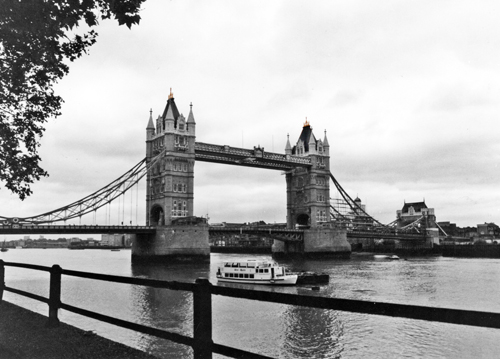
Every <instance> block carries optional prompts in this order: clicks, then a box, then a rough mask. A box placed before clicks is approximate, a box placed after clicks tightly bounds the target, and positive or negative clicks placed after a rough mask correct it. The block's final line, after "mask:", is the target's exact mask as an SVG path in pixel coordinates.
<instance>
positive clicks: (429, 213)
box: [396, 201, 436, 228]
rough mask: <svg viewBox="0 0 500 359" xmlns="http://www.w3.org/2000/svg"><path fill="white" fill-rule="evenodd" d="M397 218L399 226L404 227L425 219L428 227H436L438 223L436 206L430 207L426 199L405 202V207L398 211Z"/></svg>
mask: <svg viewBox="0 0 500 359" xmlns="http://www.w3.org/2000/svg"><path fill="white" fill-rule="evenodd" d="M396 218H397V219H398V227H404V226H406V225H408V224H411V223H414V222H415V221H418V220H424V222H425V225H426V227H428V228H434V227H435V224H436V215H435V213H434V208H428V207H427V205H426V204H425V201H423V202H408V203H406V202H405V203H404V205H403V208H402V209H400V210H397V211H396Z"/></svg>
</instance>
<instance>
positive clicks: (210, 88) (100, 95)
mask: <svg viewBox="0 0 500 359" xmlns="http://www.w3.org/2000/svg"><path fill="white" fill-rule="evenodd" d="M141 16H142V20H141V23H140V25H139V26H136V27H133V28H132V30H129V29H127V28H126V27H122V26H121V27H119V26H117V24H116V22H115V21H105V22H103V23H101V25H100V26H99V28H98V32H99V37H98V39H97V43H96V44H95V45H94V46H93V47H92V48H91V49H90V52H89V54H88V55H86V56H83V57H82V58H80V59H78V60H77V61H75V62H74V63H71V65H70V74H69V75H68V76H67V77H66V78H64V79H63V80H62V81H61V82H60V83H59V84H58V86H57V88H56V91H57V93H58V94H59V95H61V96H62V97H63V98H64V100H65V104H64V106H63V108H62V116H60V117H59V118H57V119H55V120H51V121H50V122H49V123H48V125H47V130H46V132H45V136H44V137H43V139H42V147H41V149H40V153H41V156H42V159H43V162H42V167H44V168H45V169H46V170H48V172H49V173H50V177H48V178H44V179H42V181H40V182H39V183H37V184H36V185H34V186H33V190H34V192H35V193H34V194H33V195H32V196H31V197H30V198H28V199H27V200H25V201H24V202H22V201H20V200H18V199H17V197H16V196H14V195H11V194H10V193H9V192H8V191H7V190H6V189H5V188H2V189H1V190H0V202H1V203H2V206H1V208H0V215H5V216H20V217H24V216H30V215H36V214H40V213H43V212H47V211H50V210H52V209H55V208H57V207H60V206H64V205H66V204H69V203H71V202H73V201H75V200H78V199H80V198H82V197H84V196H86V195H88V194H90V193H92V192H94V191H95V190H97V189H99V188H100V187H102V186H104V185H105V184H107V183H108V182H111V181H112V180H114V179H115V178H117V177H119V176H120V175H121V174H123V173H124V172H125V171H127V170H128V169H129V168H131V167H132V166H133V165H134V164H136V163H137V162H139V161H140V160H141V159H142V158H143V157H144V156H145V142H144V141H145V138H146V131H145V128H146V125H147V122H148V118H149V110H150V109H152V110H153V117H154V118H156V117H157V116H158V115H159V114H161V113H162V111H163V109H164V106H165V104H166V101H167V97H168V94H169V90H170V88H172V90H173V93H174V97H175V101H176V104H177V107H178V108H179V111H180V112H182V113H183V114H184V115H185V116H186V117H187V115H188V113H189V104H190V103H191V102H192V103H193V112H194V116H195V120H196V123H197V129H196V131H197V133H196V136H197V138H196V140H197V141H200V142H208V143H214V144H221V145H223V144H227V145H230V146H237V147H242V146H243V147H245V148H252V147H253V146H256V145H260V146H263V147H264V148H265V150H268V151H274V152H279V153H284V148H285V144H286V139H287V134H290V142H292V144H294V143H295V142H296V141H297V139H298V137H299V135H300V132H301V130H302V125H303V123H304V120H305V118H306V117H307V119H308V121H309V122H310V123H311V126H312V128H313V131H314V134H315V135H316V137H317V138H323V135H324V131H325V130H326V131H327V136H328V140H329V142H330V146H331V147H330V155H331V159H330V165H331V171H332V173H333V175H334V176H335V177H336V178H337V180H338V181H339V182H340V183H341V184H342V186H343V187H344V188H345V189H346V190H347V192H348V193H349V194H350V195H351V196H353V197H355V196H359V197H360V198H361V199H362V201H363V203H364V204H366V205H367V211H368V212H369V213H370V214H371V215H372V216H374V217H375V218H377V219H378V220H380V221H381V222H383V223H389V222H391V221H393V220H394V219H395V215H396V210H398V209H401V207H402V206H403V204H404V201H406V202H416V201H422V200H423V199H424V198H425V202H426V204H427V206H428V207H432V208H435V211H436V215H437V219H438V221H451V222H455V223H457V224H458V225H459V226H468V225H477V224H478V223H483V222H486V221H487V222H490V221H492V222H497V223H500V218H499V215H500V213H499V203H500V191H499V190H498V180H499V178H500V169H499V162H500V141H499V140H498V138H499V135H500V134H499V128H500V125H499V121H498V117H499V114H500V101H499V99H500V25H499V24H498V19H499V18H500V3H499V2H498V1H480V2H478V1H472V0H471V1H468V0H467V1H466V0H464V1H460V0H454V1H437V0H432V1H423V0H421V1H383V2H381V1H369V0H366V1H353V0H349V1H347V0H345V1H315V2H310V1H290V0H287V1H229V0H227V1H189V0H173V1H168V2H167V1H161V0H148V1H146V3H145V4H144V5H143V11H142V12H141ZM331 194H332V196H335V193H334V192H333V191H332V193H331ZM285 195H286V192H285V178H284V176H283V175H281V173H280V172H279V171H269V170H262V169H249V168H243V167H234V166H227V165H226V166H225V165H220V164H210V163H202V162H198V163H196V166H195V215H198V216H204V215H206V214H207V213H208V215H209V216H210V221H211V222H222V221H226V222H243V221H256V220H264V221H266V222H275V221H276V222H285V216H286V197H285ZM135 196H136V194H135V192H134V194H133V196H132V199H131V198H130V196H128V195H127V197H126V199H125V202H126V203H129V202H130V201H132V202H133V204H132V207H137V208H139V213H138V214H137V215H136V214H135V208H134V212H133V214H132V216H131V217H132V218H131V219H132V220H133V222H134V223H135V222H136V218H139V222H140V223H142V224H143V223H144V219H145V213H144V212H145V208H144V207H145V196H144V192H143V189H141V191H140V192H139V196H140V201H139V204H136V203H135ZM111 214H112V217H114V218H117V217H118V214H119V210H115V209H112V210H111ZM100 216H102V218H105V217H106V215H105V214H100ZM124 216H125V222H126V223H128V222H129V220H130V218H129V217H130V214H129V209H126V210H125V215H124ZM92 221H93V218H92V217H89V218H88V219H82V223H83V222H86V223H92ZM104 221H105V220H103V219H101V220H100V224H103V222H104Z"/></svg>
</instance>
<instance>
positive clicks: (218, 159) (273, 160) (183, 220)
mask: <svg viewBox="0 0 500 359" xmlns="http://www.w3.org/2000/svg"><path fill="white" fill-rule="evenodd" d="M196 161H203V162H213V163H221V164H229V165H235V166H245V167H255V168H264V169H270V170H279V171H281V172H282V173H283V174H285V182H286V213H287V215H286V216H287V217H286V229H269V228H244V229H240V231H242V232H243V231H244V232H245V233H256V234H259V235H263V236H264V235H265V236H266V237H268V238H272V239H274V244H273V249H272V250H273V256H275V257H280V256H285V255H301V256H316V255H320V256H325V255H328V256H345V255H349V253H350V250H351V248H350V244H349V243H348V241H347V237H348V235H349V237H350V238H353V237H363V236H367V235H371V236H372V237H373V238H378V237H379V236H381V237H382V236H383V237H386V238H388V237H393V238H398V239H402V240H409V241H412V240H414V241H417V242H421V241H422V238H423V237H422V236H421V235H420V236H415V235H413V236H412V235H405V234H404V233H403V234H402V233H399V234H396V233H395V232H394V231H392V232H391V229H390V228H389V227H387V226H385V225H383V224H381V223H380V222H378V221H377V220H376V219H374V218H373V217H371V216H370V215H369V214H368V213H366V211H365V208H364V206H362V205H361V203H360V202H358V199H356V200H353V199H352V198H351V197H350V196H349V195H348V194H347V193H346V191H345V190H344V189H343V188H342V186H341V185H340V183H339V182H338V181H337V180H336V179H335V177H334V176H333V175H332V173H331V172H330V145H329V143H328V138H327V135H326V131H325V132H324V136H323V138H322V139H320V138H317V137H316V136H315V134H314V133H313V129H312V127H311V126H310V124H309V123H308V122H307V121H306V122H305V123H304V125H303V128H302V132H301V134H300V136H299V138H298V139H297V141H296V142H295V144H294V145H293V146H292V144H291V143H290V138H289V137H287V142H286V146H285V153H271V152H267V151H265V149H264V148H262V147H260V146H256V147H253V149H245V148H238V147H232V146H228V145H215V144H208V143H204V142H197V141H196V121H195V118H194V114H193V109H192V105H190V108H189V114H188V116H187V118H186V117H184V115H183V114H182V113H180V112H179V110H178V108H177V105H176V103H175V100H174V97H173V94H172V92H171V93H170V95H169V96H168V100H167V103H166V105H165V108H164V109H163V112H162V114H161V115H159V116H158V117H157V118H156V119H153V115H152V110H151V111H150V115H149V120H148V124H147V127H146V158H145V159H144V160H143V161H141V162H139V163H138V164H137V165H135V166H134V167H133V168H132V169H131V170H130V171H128V172H127V173H126V174H124V175H122V176H121V177H120V178H118V179H117V180H115V181H113V182H111V183H110V184H108V185H107V186H105V187H103V188H102V189H100V190H98V191H96V192H94V193H93V194H91V195H89V196H87V197H85V198H83V199H82V200H80V201H76V202H73V203H72V204H70V205H68V206H64V207H62V208H59V209H57V210H53V211H51V212H47V213H44V214H42V215H38V216H32V217H24V218H12V217H11V218H9V217H2V216H0V232H2V233H21V232H22V231H24V232H22V233H28V234H29V233H33V230H34V228H33V227H32V228H30V226H36V228H37V230H39V231H43V233H111V232H113V233H114V232H116V230H118V229H119V230H120V232H122V233H124V232H125V231H130V232H133V233H135V234H136V236H135V240H134V241H133V247H132V256H133V259H137V260H150V259H201V260H206V259H208V258H209V254H210V248H209V241H208V238H209V235H212V236H217V235H223V234H224V233H229V232H234V231H235V229H234V228H233V229H227V228H226V229H224V228H216V227H209V225H208V223H206V220H197V219H196V217H194V216H193V214H194V166H195V163H196ZM143 177H146V223H145V226H139V227H137V226H136V227H135V228H133V226H114V228H111V227H110V226H69V227H68V226H54V225H53V223H54V222H58V221H66V220H67V219H71V218H78V217H80V218H81V216H82V215H84V214H86V213H91V212H94V213H95V212H96V211H97V210H98V209H99V208H101V207H103V206H106V205H107V204H109V203H111V202H112V201H113V200H115V199H116V198H119V197H120V196H122V195H123V194H124V193H125V192H126V191H128V190H129V189H131V188H132V186H134V185H135V184H136V183H137V182H138V181H139V180H140V179H141V178H143ZM330 183H333V184H334V186H335V189H336V190H337V191H338V193H339V194H340V195H341V196H342V199H341V202H342V203H343V205H344V207H346V208H348V212H349V213H345V211H344V213H342V212H343V211H342V210H340V209H339V208H337V207H335V206H332V205H331V203H330V199H331V195H330ZM360 218H361V219H362V221H361V222H362V223H361V222H360V223H361V224H362V227H363V228H365V227H370V228H371V227H373V228H376V229H377V230H376V231H370V228H368V231H366V230H365V231H364V232H360V231H359V228H358V231H356V229H357V227H356V226H357V225H356V223H357V222H356V221H359V219H360ZM358 224H359V223H358ZM116 227H118V228H116ZM360 228H361V227H360ZM9 231H10V232H9ZM51 231H56V232H51ZM99 231H100V232H99ZM130 232H129V233H130ZM348 232H349V234H348ZM40 233H42V232H40Z"/></svg>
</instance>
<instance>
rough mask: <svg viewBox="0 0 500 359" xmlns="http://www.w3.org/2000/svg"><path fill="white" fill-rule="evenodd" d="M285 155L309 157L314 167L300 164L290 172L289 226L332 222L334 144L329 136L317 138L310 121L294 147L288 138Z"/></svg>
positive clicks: (288, 183)
mask: <svg viewBox="0 0 500 359" xmlns="http://www.w3.org/2000/svg"><path fill="white" fill-rule="evenodd" d="M285 154H286V155H288V156H292V155H293V156H299V157H309V158H310V159H311V162H312V167H311V168H310V169H306V168H300V167H297V168H295V169H294V170H292V171H290V172H289V173H287V174H286V181H287V225H288V228H294V227H295V226H305V227H316V226H317V225H319V224H322V223H325V222H330V177H329V176H330V145H329V143H328V139H327V137H326V131H325V136H324V139H323V140H321V139H316V137H315V136H314V133H313V130H312V128H311V125H310V124H309V122H308V121H307V120H306V122H305V123H304V126H303V127H302V132H301V134H300V136H299V138H298V140H297V142H296V144H295V146H293V148H292V147H291V145H290V140H289V138H287V141H286V147H285Z"/></svg>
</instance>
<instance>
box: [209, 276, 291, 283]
mask: <svg viewBox="0 0 500 359" xmlns="http://www.w3.org/2000/svg"><path fill="white" fill-rule="evenodd" d="M297 278H298V276H297V275H290V276H286V277H285V278H274V279H255V278H226V277H217V281H218V282H221V283H240V284H262V285H295V284H297Z"/></svg>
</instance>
